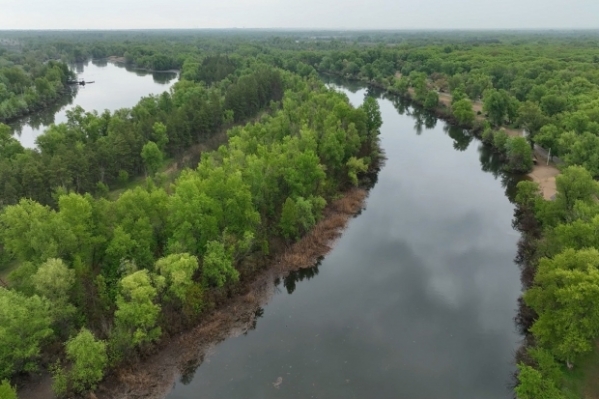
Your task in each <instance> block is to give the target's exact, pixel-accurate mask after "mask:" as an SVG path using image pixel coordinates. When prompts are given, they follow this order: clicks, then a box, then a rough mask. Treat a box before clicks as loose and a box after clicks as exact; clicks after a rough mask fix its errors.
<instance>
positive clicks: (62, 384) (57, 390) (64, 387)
mask: <svg viewBox="0 0 599 399" xmlns="http://www.w3.org/2000/svg"><path fill="white" fill-rule="evenodd" d="M50 373H51V374H52V392H53V393H54V395H55V396H56V397H58V398H62V397H63V396H65V395H66V394H67V391H68V389H69V381H68V377H67V373H66V371H65V369H64V368H63V367H62V366H61V365H60V361H57V362H56V364H54V365H52V366H51V367H50Z"/></svg>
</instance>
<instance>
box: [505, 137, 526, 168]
mask: <svg viewBox="0 0 599 399" xmlns="http://www.w3.org/2000/svg"><path fill="white" fill-rule="evenodd" d="M505 152H506V156H507V168H508V169H509V170H510V171H514V172H520V173H527V172H530V170H531V169H532V166H533V162H532V149H531V148H530V145H529V144H528V142H527V140H526V139H525V138H524V137H510V138H508V140H507V141H506V143H505Z"/></svg>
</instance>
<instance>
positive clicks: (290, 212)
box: [279, 197, 298, 240]
mask: <svg viewBox="0 0 599 399" xmlns="http://www.w3.org/2000/svg"><path fill="white" fill-rule="evenodd" d="M297 222H298V209H297V205H296V203H295V201H294V200H293V198H289V197H287V199H286V200H285V203H284V204H283V210H282V211H281V219H280V221H279V228H280V229H281V232H282V233H283V237H285V239H287V240H289V239H295V238H297V236H298V228H297V224H298V223H297Z"/></svg>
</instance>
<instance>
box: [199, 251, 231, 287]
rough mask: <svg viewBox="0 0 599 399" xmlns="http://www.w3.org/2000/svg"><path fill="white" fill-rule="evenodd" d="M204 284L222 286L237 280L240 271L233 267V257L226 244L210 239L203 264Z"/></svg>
mask: <svg viewBox="0 0 599 399" xmlns="http://www.w3.org/2000/svg"><path fill="white" fill-rule="evenodd" d="M202 276H203V279H204V284H206V285H210V286H216V287H222V286H223V285H224V284H225V283H226V282H227V281H237V280H238V279H239V272H238V271H237V270H236V269H235V268H234V267H233V258H232V256H231V253H230V251H228V250H227V249H226V248H225V246H224V244H223V243H221V242H218V241H210V242H209V243H208V245H207V248H206V255H204V262H203V264H202Z"/></svg>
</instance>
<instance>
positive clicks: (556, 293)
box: [524, 249, 599, 365]
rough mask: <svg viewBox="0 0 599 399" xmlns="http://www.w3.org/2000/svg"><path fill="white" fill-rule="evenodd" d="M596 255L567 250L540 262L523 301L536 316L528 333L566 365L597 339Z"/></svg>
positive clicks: (592, 251)
mask: <svg viewBox="0 0 599 399" xmlns="http://www.w3.org/2000/svg"><path fill="white" fill-rule="evenodd" d="M598 265H599V252H598V251H597V250H596V249H586V250H581V251H575V250H573V249H567V250H566V251H564V252H563V253H561V254H559V255H557V256H556V257H555V258H553V259H547V258H544V259H541V261H540V262H539V266H538V270H537V274H536V275H535V285H534V286H533V287H532V288H531V289H529V290H528V291H527V292H526V293H525V295H524V299H525V301H526V303H527V304H528V305H529V306H531V307H532V308H533V309H534V310H535V311H536V312H537V314H538V315H539V316H538V319H537V321H536V322H535V324H534V325H533V326H532V328H531V331H532V332H533V334H534V335H535V337H536V338H537V339H538V341H539V343H540V344H541V345H543V346H544V347H546V348H547V349H548V350H549V351H550V352H551V353H552V354H554V355H555V356H556V357H557V358H558V359H561V360H564V361H566V362H567V364H568V365H570V364H572V363H573V362H575V361H576V360H577V359H578V358H579V357H580V355H582V354H584V353H587V352H589V351H591V350H592V349H593V341H594V339H595V338H596V337H597V336H599V314H597V313H596V312H594V311H593V309H596V307H597V306H598V305H599V303H598V300H599V299H598V298H599V269H598V268H597V266H598Z"/></svg>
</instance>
